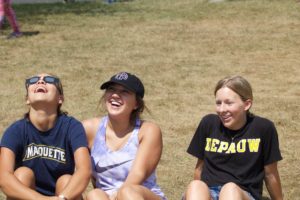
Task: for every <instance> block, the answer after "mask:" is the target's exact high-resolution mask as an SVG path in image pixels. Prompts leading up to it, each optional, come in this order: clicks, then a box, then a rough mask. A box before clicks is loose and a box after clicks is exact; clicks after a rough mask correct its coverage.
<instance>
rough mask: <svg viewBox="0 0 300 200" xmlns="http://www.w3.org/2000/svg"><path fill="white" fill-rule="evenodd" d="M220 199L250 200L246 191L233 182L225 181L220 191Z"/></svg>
mask: <svg viewBox="0 0 300 200" xmlns="http://www.w3.org/2000/svg"><path fill="white" fill-rule="evenodd" d="M219 199H220V200H226V199H230V200H250V198H249V196H248V194H247V193H246V191H244V190H243V189H242V188H240V187H239V186H238V185H237V184H235V183H226V184H225V185H224V186H223V187H222V189H221V191H220V196H219Z"/></svg>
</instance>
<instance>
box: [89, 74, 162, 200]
mask: <svg viewBox="0 0 300 200" xmlns="http://www.w3.org/2000/svg"><path fill="white" fill-rule="evenodd" d="M100 88H101V89H102V90H105V91H104V95H103V97H102V101H103V104H104V107H105V109H106V111H107V115H106V116H104V117H100V118H93V119H88V120H85V121H83V125H84V128H85V130H86V134H87V137H88V143H89V148H90V151H91V158H92V165H93V166H92V169H93V184H94V187H95V189H93V190H92V191H90V192H89V193H88V195H87V200H96V199H101V200H116V199H118V200H125V199H144V200H165V199H166V198H165V196H164V194H163V192H162V191H161V189H160V187H159V186H158V185H157V183H156V175H155V169H156V167H157V165H158V163H159V160H160V157H161V154H162V148H163V143H162V134H161V130H160V128H159V127H158V126H157V125H156V124H155V123H152V122H148V121H144V120H141V118H140V115H141V113H142V112H143V110H144V108H145V104H144V100H143V97H144V86H143V83H142V82H141V81H140V79H139V78H138V77H136V76H135V75H133V74H130V73H127V72H121V73H118V74H116V75H114V76H112V77H111V79H110V80H109V81H107V82H105V83H103V84H102V85H101V87H100Z"/></svg>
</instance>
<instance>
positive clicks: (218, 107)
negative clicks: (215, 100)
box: [217, 103, 226, 113]
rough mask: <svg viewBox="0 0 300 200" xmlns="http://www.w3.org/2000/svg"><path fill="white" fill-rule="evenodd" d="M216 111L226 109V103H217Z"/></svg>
mask: <svg viewBox="0 0 300 200" xmlns="http://www.w3.org/2000/svg"><path fill="white" fill-rule="evenodd" d="M217 111H218V112H220V113H222V112H225V111H226V105H225V104H224V103H220V104H218V105H217Z"/></svg>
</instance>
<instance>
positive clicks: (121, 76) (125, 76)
mask: <svg viewBox="0 0 300 200" xmlns="http://www.w3.org/2000/svg"><path fill="white" fill-rule="evenodd" d="M115 78H116V79H117V80H120V81H121V80H127V79H128V74H127V73H126V72H121V73H119V74H117V75H116V76H115Z"/></svg>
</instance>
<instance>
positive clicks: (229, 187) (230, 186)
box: [221, 182, 240, 193]
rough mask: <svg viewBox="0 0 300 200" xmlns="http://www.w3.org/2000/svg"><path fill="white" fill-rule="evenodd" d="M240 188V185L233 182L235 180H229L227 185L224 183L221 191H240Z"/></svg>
mask: <svg viewBox="0 0 300 200" xmlns="http://www.w3.org/2000/svg"><path fill="white" fill-rule="evenodd" d="M239 190H240V187H239V186H238V185H237V184H235V183H233V182H229V183H226V184H225V185H223V187H222V189H221V192H225V191H226V192H234V193H236V192H238V191H239Z"/></svg>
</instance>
